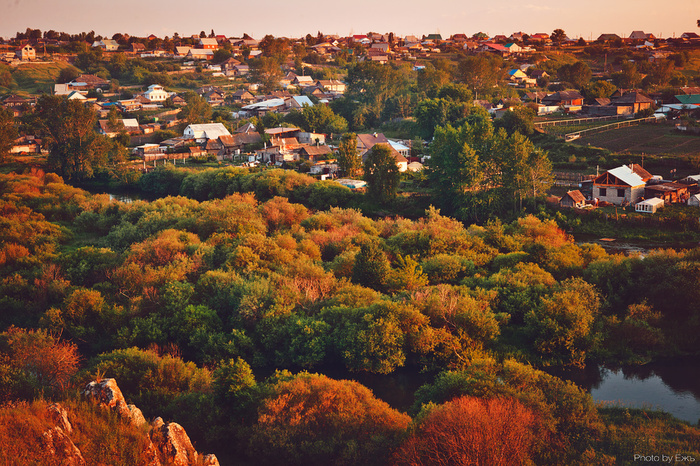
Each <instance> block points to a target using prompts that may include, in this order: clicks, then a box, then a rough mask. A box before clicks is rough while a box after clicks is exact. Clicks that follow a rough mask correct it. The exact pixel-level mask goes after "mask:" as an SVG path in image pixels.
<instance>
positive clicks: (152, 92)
mask: <svg viewBox="0 0 700 466" xmlns="http://www.w3.org/2000/svg"><path fill="white" fill-rule="evenodd" d="M143 96H144V97H145V98H147V99H148V100H150V101H151V102H164V101H165V100H166V99H167V98H168V97H170V94H169V93H168V92H167V91H166V90H165V89H164V88H163V86H161V85H160V84H151V85H150V86H148V90H147V91H146V92H144V93H143Z"/></svg>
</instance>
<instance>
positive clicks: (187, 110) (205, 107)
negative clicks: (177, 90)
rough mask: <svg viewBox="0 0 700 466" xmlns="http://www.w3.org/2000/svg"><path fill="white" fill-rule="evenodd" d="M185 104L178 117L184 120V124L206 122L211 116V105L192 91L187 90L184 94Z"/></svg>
mask: <svg viewBox="0 0 700 466" xmlns="http://www.w3.org/2000/svg"><path fill="white" fill-rule="evenodd" d="M184 99H185V102H187V105H185V106H184V107H183V108H182V110H180V113H179V114H178V117H179V118H181V119H183V120H185V125H195V124H198V123H206V122H208V121H209V119H210V118H211V114H212V108H211V105H209V103H208V102H207V101H206V99H204V97H201V96H199V95H197V94H195V93H194V92H192V91H188V92H187V93H185V96H184Z"/></svg>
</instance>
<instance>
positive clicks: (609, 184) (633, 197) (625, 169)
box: [593, 164, 652, 205]
mask: <svg viewBox="0 0 700 466" xmlns="http://www.w3.org/2000/svg"><path fill="white" fill-rule="evenodd" d="M651 177H652V176H651V173H649V172H648V171H646V170H644V168H642V167H641V166H640V165H637V164H631V165H630V166H627V165H622V166H620V167H617V168H613V169H612V170H608V171H606V172H605V173H603V174H602V175H600V176H598V177H597V178H595V179H594V180H593V197H594V198H596V199H597V200H599V201H602V202H609V203H611V204H615V205H627V204H631V203H635V202H637V200H638V199H639V198H640V197H642V196H644V187H645V185H646V182H647V181H649V180H650V179H651Z"/></svg>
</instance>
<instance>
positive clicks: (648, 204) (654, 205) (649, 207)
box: [634, 197, 664, 214]
mask: <svg viewBox="0 0 700 466" xmlns="http://www.w3.org/2000/svg"><path fill="white" fill-rule="evenodd" d="M663 206H664V200H663V199H659V198H658V197H653V198H651V199H647V200H645V201H642V202H638V203H637V204H635V206H634V210H635V212H643V213H646V214H653V213H655V212H656V211H657V210H658V209H660V208H661V207H663Z"/></svg>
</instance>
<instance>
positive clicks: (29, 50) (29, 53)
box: [15, 44, 36, 61]
mask: <svg viewBox="0 0 700 466" xmlns="http://www.w3.org/2000/svg"><path fill="white" fill-rule="evenodd" d="M15 55H16V56H17V58H19V59H20V60H22V61H31V60H36V50H34V47H32V46H31V45H29V44H27V45H25V46H24V47H22V48H21V49H18V50H17V51H16V52H15Z"/></svg>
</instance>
